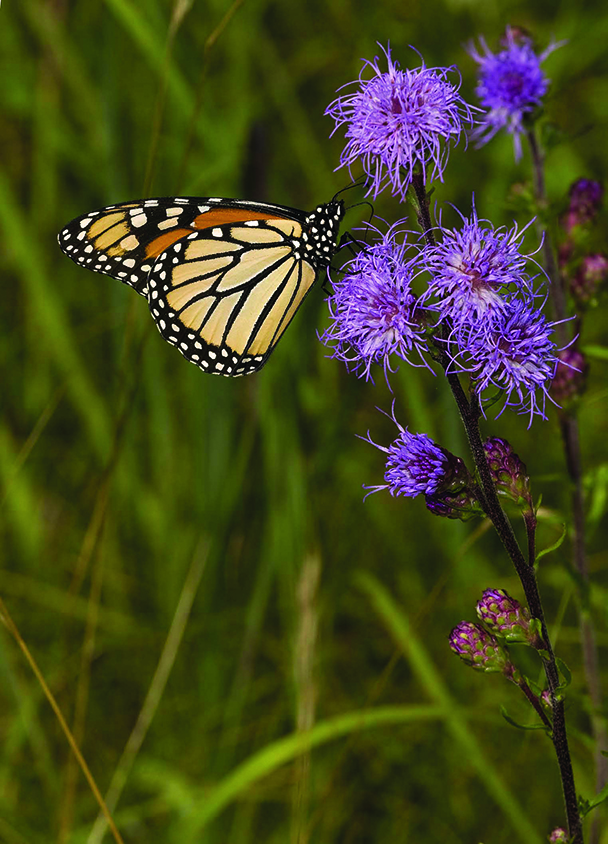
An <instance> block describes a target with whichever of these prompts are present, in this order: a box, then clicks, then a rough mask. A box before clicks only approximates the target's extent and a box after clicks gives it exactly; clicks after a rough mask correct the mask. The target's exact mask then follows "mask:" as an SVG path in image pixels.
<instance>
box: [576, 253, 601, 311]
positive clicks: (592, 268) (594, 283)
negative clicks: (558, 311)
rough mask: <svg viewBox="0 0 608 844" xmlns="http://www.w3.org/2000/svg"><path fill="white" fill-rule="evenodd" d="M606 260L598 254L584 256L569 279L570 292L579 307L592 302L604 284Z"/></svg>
mask: <svg viewBox="0 0 608 844" xmlns="http://www.w3.org/2000/svg"><path fill="white" fill-rule="evenodd" d="M607 278H608V258H607V257H606V256H605V255H602V254H601V253H600V252H598V253H596V254H594V255H585V257H584V258H583V259H582V261H581V262H580V264H579V266H578V268H577V270H576V272H575V273H574V276H573V277H572V278H571V279H570V290H571V292H572V295H573V296H574V298H575V300H576V303H577V304H578V305H579V306H584V305H588V304H589V303H590V302H593V301H594V300H595V298H596V296H597V295H598V293H599V292H600V291H601V289H602V287H604V286H605V284H606V279H607Z"/></svg>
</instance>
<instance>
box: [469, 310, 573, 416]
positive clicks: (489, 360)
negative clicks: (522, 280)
mask: <svg viewBox="0 0 608 844" xmlns="http://www.w3.org/2000/svg"><path fill="white" fill-rule="evenodd" d="M458 344H459V347H460V348H459V351H460V354H461V356H462V358H463V360H466V365H465V366H463V370H464V371H469V372H470V373H471V374H472V377H473V383H474V387H475V391H476V392H477V394H478V395H480V394H481V393H483V391H484V390H486V389H487V388H488V387H496V388H498V389H500V390H502V391H504V393H505V407H514V408H518V409H519V411H520V412H522V413H523V412H528V413H529V414H530V424H532V418H533V416H534V415H535V414H538V415H539V416H541V417H542V418H543V419H545V418H546V417H545V412H544V409H545V399H546V398H547V396H548V390H549V386H550V383H551V380H552V378H553V376H554V375H555V371H556V368H557V346H556V343H555V341H554V339H553V325H552V324H551V323H549V322H547V319H546V318H545V316H544V314H543V313H542V312H541V311H539V310H537V309H536V308H534V307H532V306H531V305H530V304H529V303H527V302H524V301H522V300H519V299H513V300H512V301H510V302H508V303H507V305H506V307H505V308H504V310H498V309H497V310H494V311H493V312H492V313H491V314H490V316H489V320H488V324H487V326H486V327H485V328H484V331H483V333H481V332H480V331H479V330H478V328H476V327H475V326H473V327H472V329H471V331H470V332H469V333H468V334H467V333H466V332H464V331H463V332H461V334H460V336H459V338H458ZM539 391H540V396H539V395H538V392H539Z"/></svg>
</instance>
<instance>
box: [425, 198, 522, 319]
mask: <svg viewBox="0 0 608 844" xmlns="http://www.w3.org/2000/svg"><path fill="white" fill-rule="evenodd" d="M459 213H460V212H459ZM460 216H461V218H462V226H461V227H460V228H459V229H447V228H444V227H442V226H441V225H439V232H440V234H441V242H440V243H438V244H436V245H434V246H426V247H425V248H424V251H423V255H422V262H423V264H424V266H425V268H426V269H427V270H428V271H429V272H430V274H431V276H432V281H431V282H430V284H429V287H428V289H427V291H426V293H425V294H424V295H423V297H422V299H423V301H424V302H425V304H426V305H427V307H429V309H431V310H434V311H436V312H437V313H438V314H439V317H440V319H446V318H447V319H449V320H450V322H451V323H452V325H454V326H455V327H456V329H458V328H459V326H461V325H463V324H466V325H467V326H468V327H469V328H470V327H471V324H472V323H473V322H475V323H477V324H478V327H479V328H480V329H483V326H484V325H485V324H486V323H487V322H488V317H489V316H490V315H491V314H492V313H493V312H494V311H499V312H502V313H504V312H505V310H506V308H507V306H508V302H509V301H510V300H511V299H512V298H513V297H514V296H515V295H520V296H522V295H523V296H524V297H527V298H530V297H531V296H532V279H531V278H530V276H529V275H528V273H527V265H528V261H529V258H530V256H529V255H526V254H524V253H522V251H521V242H520V241H521V238H522V237H523V235H524V233H525V231H526V229H527V228H528V226H529V225H530V224H531V223H532V221H530V223H528V224H527V225H526V226H524V228H523V229H518V227H517V225H516V224H514V225H513V228H511V229H506V228H498V229H495V228H494V227H493V226H492V224H491V223H490V222H489V221H486V220H479V219H478V217H477V212H476V210H475V207H474V206H473V212H472V214H471V216H470V217H468V218H466V217H463V216H462V214H461V215H460ZM429 302H431V304H429Z"/></svg>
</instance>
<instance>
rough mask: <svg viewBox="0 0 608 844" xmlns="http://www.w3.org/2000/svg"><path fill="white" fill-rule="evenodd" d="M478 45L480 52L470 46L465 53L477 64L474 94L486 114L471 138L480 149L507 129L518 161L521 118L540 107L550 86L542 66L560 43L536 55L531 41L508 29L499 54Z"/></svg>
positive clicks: (522, 130) (519, 155) (483, 43)
mask: <svg viewBox="0 0 608 844" xmlns="http://www.w3.org/2000/svg"><path fill="white" fill-rule="evenodd" d="M479 42H480V44H481V47H482V50H483V53H480V52H479V51H478V50H477V49H476V48H475V45H474V44H472V43H471V44H470V45H469V48H468V52H469V55H470V56H471V57H472V58H473V59H475V61H476V62H477V64H478V65H479V82H478V85H477V89H476V93H477V96H478V97H479V99H480V101H481V104H482V106H483V107H484V108H485V109H486V110H487V111H486V115H485V119H484V120H483V121H482V123H481V125H480V126H478V127H477V128H476V129H475V131H474V132H473V135H472V137H473V138H475V139H477V140H478V141H479V146H481V145H482V144H485V143H487V142H488V141H489V140H490V139H491V138H493V137H494V135H495V134H496V133H497V132H498V131H499V130H500V129H506V131H507V132H509V134H511V135H512V136H513V145H514V148H515V160H516V161H519V159H520V158H521V135H522V133H523V132H524V131H525V130H524V118H525V116H526V115H528V114H531V113H532V112H533V111H535V110H536V109H537V108H538V107H539V106H540V105H541V102H542V98H543V97H544V95H545V94H546V92H547V88H548V87H549V80H548V79H547V77H546V76H545V75H544V73H543V72H542V70H541V67H540V66H541V63H542V62H543V61H544V60H545V59H546V58H547V56H548V55H549V54H550V53H552V52H553V50H555V49H556V48H557V47H559V46H561V44H556V43H552V44H550V45H549V47H547V49H546V50H545V51H544V52H543V53H541V54H540V55H537V54H536V53H535V52H534V49H533V46H532V42H531V39H529V38H518V37H516V36H515V34H514V32H513V30H511V28H510V27H509V28H508V29H507V33H506V38H505V48H504V49H503V50H501V51H500V52H499V53H493V52H492V51H491V50H490V48H489V47H488V45H487V44H486V42H485V40H484V39H483V38H482V37H481V38H480V39H479Z"/></svg>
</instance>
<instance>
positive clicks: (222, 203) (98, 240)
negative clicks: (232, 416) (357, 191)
mask: <svg viewBox="0 0 608 844" xmlns="http://www.w3.org/2000/svg"><path fill="white" fill-rule="evenodd" d="M342 215H343V206H342V203H341V202H332V203H328V204H327V205H324V206H319V207H318V208H317V209H316V211H314V212H313V213H312V214H310V215H308V216H307V215H306V214H304V212H302V211H298V210H296V209H292V208H287V207H284V206H276V205H267V204H264V203H257V202H246V201H240V200H230V199H216V198H197V197H173V198H164V199H147V200H141V201H139V202H128V203H123V204H121V205H113V206H108V207H107V208H103V209H101V210H99V211H94V212H91V213H89V214H85V215H83V216H81V217H78V218H77V219H75V220H72V222H71V223H69V224H68V225H67V226H66V227H65V228H64V229H63V230H62V231H61V232H60V234H59V244H60V246H61V248H62V249H63V251H64V252H65V253H66V254H67V255H68V256H69V257H70V258H72V260H74V261H75V262H76V263H78V264H80V265H82V266H85V267H87V268H88V269H92V270H95V271H97V272H101V273H104V274H106V275H110V276H112V277H113V278H116V279H118V280H120V281H123V282H124V283H126V284H128V285H130V286H132V287H134V288H135V290H137V292H138V293H141V294H142V295H144V296H146V297H147V299H148V303H149V306H150V311H151V313H152V316H153V318H154V320H155V322H156V324H157V326H158V328H159V330H160V332H161V334H162V336H163V337H164V338H165V339H166V340H167V341H168V342H169V343H171V344H172V345H174V346H177V348H178V349H179V350H180V351H181V353H182V354H183V355H184V357H186V358H187V359H188V360H190V361H191V362H192V363H195V364H196V365H197V366H199V367H200V368H201V369H202V370H203V371H205V372H210V373H213V374H217V375H232V376H236V375H246V374H249V373H250V372H255V371H256V370H258V369H260V368H261V367H262V366H263V365H264V363H265V362H266V360H267V358H268V356H269V355H270V353H271V352H272V350H273V349H274V347H275V346H276V344H277V342H278V340H279V339H280V337H281V335H282V334H283V332H284V331H285V329H286V328H287V326H288V325H289V322H290V321H291V319H292V317H293V316H294V314H295V312H296V311H297V309H298V307H299V306H300V304H301V303H302V301H303V299H304V297H305V296H306V294H307V293H308V291H309V290H310V288H311V287H312V285H313V284H314V281H315V278H316V275H317V272H318V270H319V269H320V268H322V267H325V266H327V264H328V263H329V261H330V260H331V257H332V255H333V253H334V251H335V249H336V236H337V231H338V226H339V223H340V220H341V218H342Z"/></svg>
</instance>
